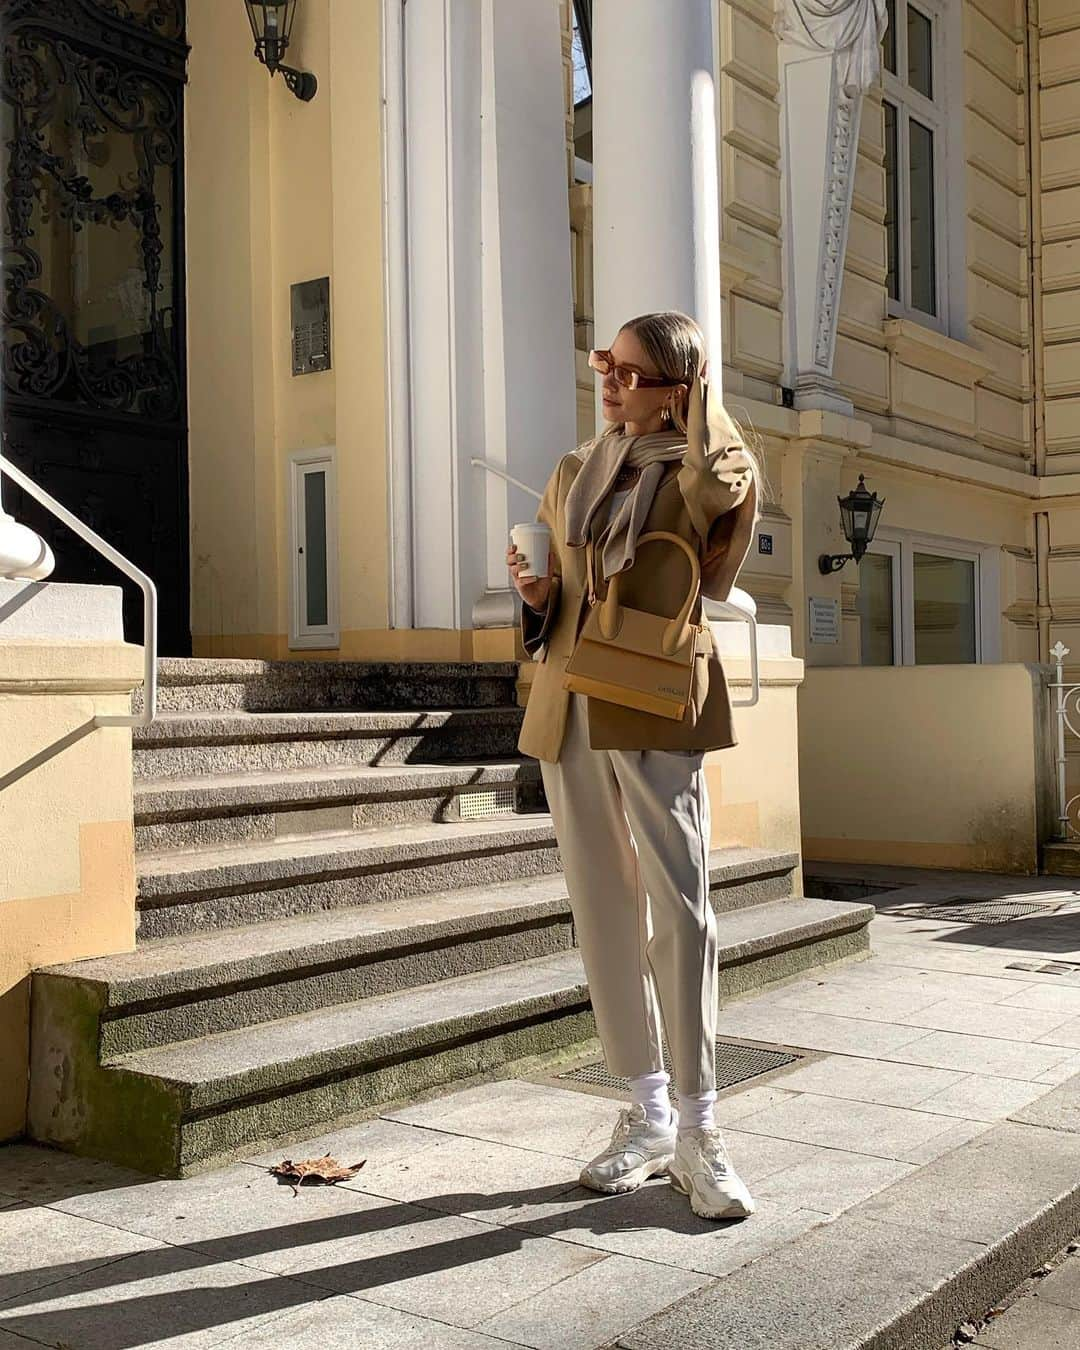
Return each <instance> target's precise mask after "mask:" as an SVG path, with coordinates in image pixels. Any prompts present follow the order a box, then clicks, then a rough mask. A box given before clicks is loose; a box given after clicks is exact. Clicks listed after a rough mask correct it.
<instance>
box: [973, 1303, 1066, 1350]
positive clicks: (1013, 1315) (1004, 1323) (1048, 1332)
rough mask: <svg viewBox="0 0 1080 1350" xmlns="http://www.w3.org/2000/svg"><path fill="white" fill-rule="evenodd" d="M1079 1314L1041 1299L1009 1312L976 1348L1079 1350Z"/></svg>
mask: <svg viewBox="0 0 1080 1350" xmlns="http://www.w3.org/2000/svg"><path fill="white" fill-rule="evenodd" d="M1077 1342H1078V1333H1077V1314H1076V1311H1075V1310H1074V1309H1072V1308H1062V1307H1059V1306H1057V1305H1056V1304H1053V1303H1050V1302H1048V1301H1047V1300H1046V1299H1044V1298H1042V1297H1041V1296H1037V1297H1036V1296H1032V1297H1031V1298H1025V1299H1021V1300H1020V1302H1018V1303H1014V1304H1013V1306H1012V1307H1011V1308H1007V1309H1006V1310H1005V1312H1003V1313H1002V1314H1001V1316H1000V1317H995V1318H994V1321H993V1323H992V1325H991V1326H990V1327H988V1328H987V1330H986V1331H984V1332H983V1333H982V1335H981V1336H979V1337H978V1338H977V1339H976V1340H975V1341H973V1342H972V1345H974V1346H977V1347H978V1350H1076V1346H1077Z"/></svg>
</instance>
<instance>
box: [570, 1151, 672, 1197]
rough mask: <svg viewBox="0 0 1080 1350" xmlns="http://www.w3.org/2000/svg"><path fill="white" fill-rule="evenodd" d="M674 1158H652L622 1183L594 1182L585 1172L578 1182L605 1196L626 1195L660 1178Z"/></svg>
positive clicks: (669, 1156) (670, 1154)
mask: <svg viewBox="0 0 1080 1350" xmlns="http://www.w3.org/2000/svg"><path fill="white" fill-rule="evenodd" d="M674 1156H675V1155H674V1154H673V1153H669V1154H666V1155H665V1156H663V1157H660V1158H650V1159H649V1161H648V1162H645V1163H642V1164H641V1166H640V1167H638V1168H635V1170H634V1171H633V1172H628V1173H627V1175H626V1176H625V1177H623V1178H622V1179H621V1180H620V1181H607V1182H604V1181H593V1180H591V1179H590V1178H589V1177H588V1176H586V1174H585V1172H584V1171H583V1172H581V1173H580V1175H579V1176H578V1180H579V1181H580V1182H581V1184H582V1185H583V1186H588V1188H589V1190H591V1191H600V1192H601V1193H602V1194H604V1195H625V1194H626V1193H627V1192H628V1191H636V1190H637V1188H638V1187H639V1186H640V1185H641V1183H642V1182H643V1181H648V1180H649V1178H650V1177H656V1176H660V1175H662V1174H663V1173H664V1172H666V1171H667V1170H668V1167H669V1166H670V1165H671V1160H672V1158H673V1157H674Z"/></svg>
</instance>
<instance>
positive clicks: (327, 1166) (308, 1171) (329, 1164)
mask: <svg viewBox="0 0 1080 1350" xmlns="http://www.w3.org/2000/svg"><path fill="white" fill-rule="evenodd" d="M366 1161H367V1159H366V1158H365V1159H363V1160H362V1161H360V1162H358V1163H353V1165H352V1166H351V1167H342V1165H341V1164H340V1163H339V1162H338V1160H337V1159H336V1158H332V1157H331V1156H330V1154H329V1153H327V1154H325V1156H323V1157H322V1158H305V1159H304V1160H303V1161H302V1162H293V1161H292V1159H291V1158H286V1159H285V1161H284V1162H280V1163H278V1165H277V1166H276V1167H271V1168H270V1172H271V1173H272V1175H273V1176H275V1177H278V1178H279V1180H281V1181H285V1182H288V1184H289V1185H290V1186H291V1187H292V1188H293V1193H294V1194H296V1193H297V1187H299V1186H303V1185H306V1184H316V1185H328V1186H331V1185H333V1184H334V1182H335V1181H348V1180H349V1179H350V1177H354V1176H356V1174H357V1172H359V1171H360V1169H361V1167H363V1165H364V1163H365V1162H366Z"/></svg>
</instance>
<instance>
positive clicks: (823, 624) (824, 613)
mask: <svg viewBox="0 0 1080 1350" xmlns="http://www.w3.org/2000/svg"><path fill="white" fill-rule="evenodd" d="M810 641H811V642H839V641H840V602H839V600H829V599H826V598H825V597H824V596H821V595H812V596H811V597H810Z"/></svg>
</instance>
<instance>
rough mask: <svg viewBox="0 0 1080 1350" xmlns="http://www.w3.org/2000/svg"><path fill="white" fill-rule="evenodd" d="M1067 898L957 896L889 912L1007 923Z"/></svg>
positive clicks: (1059, 905) (1052, 908)
mask: <svg viewBox="0 0 1080 1350" xmlns="http://www.w3.org/2000/svg"><path fill="white" fill-rule="evenodd" d="M1069 903H1070V901H1068V900H1054V901H1048V900H1042V901H1040V900H1008V899H1002V900H983V899H979V900H963V899H961V898H960V897H957V898H956V899H953V900H947V901H944V902H942V903H941V904H940V905H912V906H911V908H910V909H895V910H892V911H891V912H892V913H893V914H895V915H897V916H898V917H900V918H905V919H952V920H954V921H955V922H957V923H1009V922H1011V921H1012V920H1013V919H1026V918H1028V917H1029V916H1030V915H1032V914H1056V913H1057V912H1058V911H1059V910H1061V909H1064V908H1065V906H1066V905H1068V904H1069Z"/></svg>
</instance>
